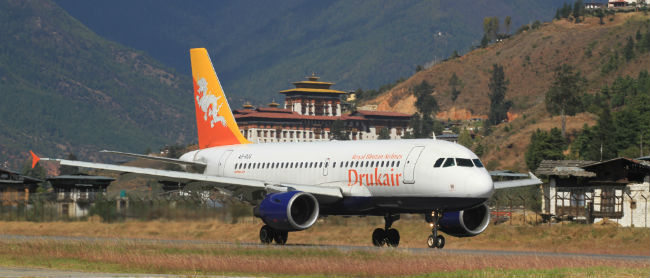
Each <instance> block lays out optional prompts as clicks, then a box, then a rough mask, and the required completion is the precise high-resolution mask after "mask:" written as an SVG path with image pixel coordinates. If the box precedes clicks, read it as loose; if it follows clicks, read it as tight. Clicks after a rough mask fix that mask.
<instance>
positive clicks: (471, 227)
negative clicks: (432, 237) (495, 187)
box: [439, 204, 490, 237]
mask: <svg viewBox="0 0 650 278" xmlns="http://www.w3.org/2000/svg"><path fill="white" fill-rule="evenodd" d="M489 223H490V209H489V208H488V207H487V205H485V204H483V205H480V206H478V207H475V208H472V209H468V210H461V211H452V212H445V213H444V215H443V216H442V218H441V219H440V221H439V224H440V230H441V231H443V232H445V233H446V234H448V235H451V236H455V237H470V236H475V235H478V234H480V233H482V232H483V231H485V228H487V226H488V224H489Z"/></svg>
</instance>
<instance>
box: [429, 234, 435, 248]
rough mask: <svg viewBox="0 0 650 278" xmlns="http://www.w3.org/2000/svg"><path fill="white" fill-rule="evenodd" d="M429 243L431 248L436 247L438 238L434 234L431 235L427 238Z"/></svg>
mask: <svg viewBox="0 0 650 278" xmlns="http://www.w3.org/2000/svg"><path fill="white" fill-rule="evenodd" d="M427 245H428V246H429V248H436V238H435V237H433V235H429V237H428V238H427Z"/></svg>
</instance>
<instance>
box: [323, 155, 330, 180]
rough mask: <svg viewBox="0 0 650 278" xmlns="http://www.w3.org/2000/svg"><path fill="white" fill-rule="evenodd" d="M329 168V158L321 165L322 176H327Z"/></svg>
mask: <svg viewBox="0 0 650 278" xmlns="http://www.w3.org/2000/svg"><path fill="white" fill-rule="evenodd" d="M329 166H330V158H329V157H328V158H326V159H325V163H324V164H323V176H327V168H328V167H329Z"/></svg>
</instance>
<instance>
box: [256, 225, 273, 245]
mask: <svg viewBox="0 0 650 278" xmlns="http://www.w3.org/2000/svg"><path fill="white" fill-rule="evenodd" d="M274 235H275V231H274V230H273V228H271V227H269V226H267V225H264V226H262V228H261V229H260V241H261V242H262V244H269V243H271V242H272V241H273V238H274Z"/></svg>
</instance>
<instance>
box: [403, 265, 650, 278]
mask: <svg viewBox="0 0 650 278" xmlns="http://www.w3.org/2000/svg"><path fill="white" fill-rule="evenodd" d="M648 275H650V270H648V269H643V268H621V267H608V266H597V267H584V268H552V269H510V270H503V269H493V268H489V269H481V270H459V271H452V272H434V273H429V274H425V275H414V276H407V277H436V278H452V277H481V278H491V277H495V278H496V277H499V278H508V277H536V278H545V277H548V278H562V277H648Z"/></svg>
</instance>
